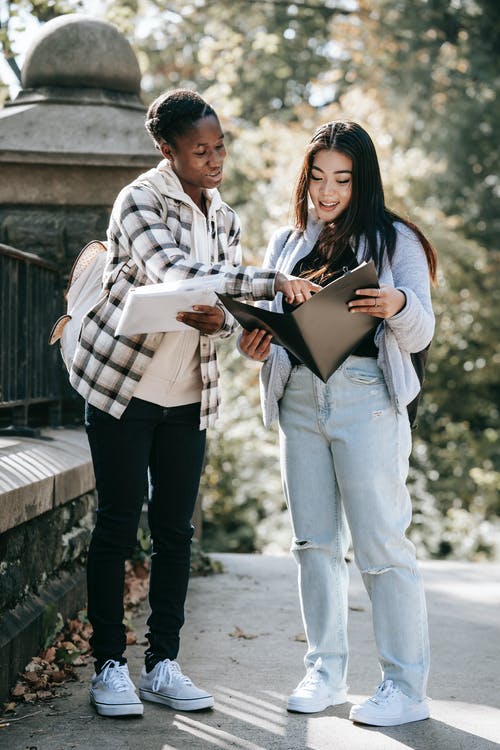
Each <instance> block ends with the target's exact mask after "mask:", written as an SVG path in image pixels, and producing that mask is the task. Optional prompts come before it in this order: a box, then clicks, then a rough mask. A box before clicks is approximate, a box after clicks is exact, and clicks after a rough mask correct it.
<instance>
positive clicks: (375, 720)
mask: <svg viewBox="0 0 500 750" xmlns="http://www.w3.org/2000/svg"><path fill="white" fill-rule="evenodd" d="M429 716H430V710H429V703H428V701H427V700H423V701H414V700H412V699H411V698H409V697H408V696H407V695H405V694H404V693H402V692H401V690H400V689H399V688H398V686H397V685H395V684H394V683H393V681H392V680H385V682H383V683H382V684H381V685H380V686H379V688H378V690H377V692H376V693H375V695H374V696H372V697H371V698H368V700H366V701H365V702H364V703H361V704H359V705H356V706H353V707H352V708H351V713H350V714H349V718H350V720H351V721H357V722H358V723H359V724H371V725H372V726H375V727H394V726H397V725H398V724H408V723H409V722H411V721H421V720H422V719H428V718H429Z"/></svg>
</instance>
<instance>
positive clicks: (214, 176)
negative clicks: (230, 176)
mask: <svg viewBox="0 0 500 750" xmlns="http://www.w3.org/2000/svg"><path fill="white" fill-rule="evenodd" d="M221 176H222V169H218V170H217V171H216V172H209V173H208V177H211V178H212V179H215V178H217V177H221Z"/></svg>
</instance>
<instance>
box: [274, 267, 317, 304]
mask: <svg viewBox="0 0 500 750" xmlns="http://www.w3.org/2000/svg"><path fill="white" fill-rule="evenodd" d="M320 289H321V287H320V286H319V285H318V284H313V282H312V281H308V280H307V279H299V278H297V277H294V276H292V277H291V278H289V279H288V278H287V277H286V276H285V274H283V273H281V272H280V271H278V273H277V274H276V279H275V281H274V291H275V293H277V292H283V296H284V297H285V299H286V301H287V302H288V304H290V305H299V304H301V303H302V302H305V301H306V300H308V299H309V298H310V297H311V296H312V295H313V294H314V292H319V290H320Z"/></svg>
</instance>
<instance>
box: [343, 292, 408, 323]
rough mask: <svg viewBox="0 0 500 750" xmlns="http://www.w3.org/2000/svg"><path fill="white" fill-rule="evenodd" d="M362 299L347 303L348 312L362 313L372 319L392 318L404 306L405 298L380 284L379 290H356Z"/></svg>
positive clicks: (400, 293) (401, 293)
mask: <svg viewBox="0 0 500 750" xmlns="http://www.w3.org/2000/svg"><path fill="white" fill-rule="evenodd" d="M356 294H357V295H359V296H360V297H363V299H354V300H351V301H350V302H349V303H348V307H349V312H352V313H356V312H364V313H367V314H368V315H371V316H372V317H374V318H392V317H393V316H394V315H397V313H398V312H400V311H401V310H402V309H403V307H404V306H405V305H406V296H405V295H404V294H403V292H400V291H399V289H395V288H394V287H393V286H390V285H389V284H381V285H380V287H379V289H356Z"/></svg>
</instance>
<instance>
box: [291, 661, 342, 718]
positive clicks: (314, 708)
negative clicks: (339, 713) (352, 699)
mask: <svg viewBox="0 0 500 750" xmlns="http://www.w3.org/2000/svg"><path fill="white" fill-rule="evenodd" d="M346 700H347V695H346V693H345V691H339V692H334V691H333V690H331V689H330V687H329V686H328V685H327V683H326V680H325V677H324V675H323V673H322V672H321V658H319V659H316V662H315V664H314V666H313V667H311V668H310V669H308V670H307V674H306V676H305V677H304V678H303V679H302V680H301V681H300V682H299V684H298V685H297V687H296V688H295V690H294V691H293V692H292V693H291V695H290V696H289V697H288V701H287V706H286V707H287V709H288V711H298V712H299V713H303V714H314V713H317V712H318V711H324V710H325V708H328V707H329V706H338V705H340V704H341V703H345V702H346Z"/></svg>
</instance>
